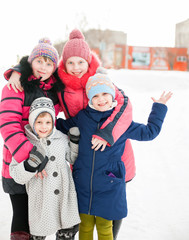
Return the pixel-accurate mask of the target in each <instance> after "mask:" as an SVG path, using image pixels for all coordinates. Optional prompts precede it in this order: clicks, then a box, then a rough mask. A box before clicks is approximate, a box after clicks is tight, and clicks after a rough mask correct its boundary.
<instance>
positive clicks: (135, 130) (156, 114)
mask: <svg viewBox="0 0 189 240" xmlns="http://www.w3.org/2000/svg"><path fill="white" fill-rule="evenodd" d="M166 113H167V106H166V105H164V104H161V103H153V106H152V111H151V113H150V115H149V118H148V123H147V125H145V124H140V123H136V122H132V123H131V125H130V127H129V128H128V130H127V131H126V137H127V138H130V139H133V140H138V141H150V140H153V139H154V138H156V137H157V136H158V134H159V133H160V131H161V128H162V124H163V121H164V118H165V116H166Z"/></svg>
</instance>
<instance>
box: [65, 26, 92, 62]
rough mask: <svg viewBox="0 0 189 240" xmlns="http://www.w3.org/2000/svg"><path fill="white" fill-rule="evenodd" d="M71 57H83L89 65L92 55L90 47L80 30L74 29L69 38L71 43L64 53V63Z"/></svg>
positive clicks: (67, 43) (68, 43) (67, 44)
mask: <svg viewBox="0 0 189 240" xmlns="http://www.w3.org/2000/svg"><path fill="white" fill-rule="evenodd" d="M70 57H81V58H83V59H85V60H86V61H87V62H88V63H89V64H90V62H91V58H92V54H91V50H90V48H89V45H88V44H87V42H86V41H85V37H84V35H83V34H82V32H80V31H79V30H78V29H74V30H73V31H72V32H71V33H70V36H69V41H67V42H66V44H65V45H64V48H63V51H62V59H63V63H64V64H66V61H67V59H68V58H70Z"/></svg>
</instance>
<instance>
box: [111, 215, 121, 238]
mask: <svg viewBox="0 0 189 240" xmlns="http://www.w3.org/2000/svg"><path fill="white" fill-rule="evenodd" d="M121 223H122V219H120V220H114V221H113V237H114V240H116V239H117V235H118V233H119V229H120V227H121Z"/></svg>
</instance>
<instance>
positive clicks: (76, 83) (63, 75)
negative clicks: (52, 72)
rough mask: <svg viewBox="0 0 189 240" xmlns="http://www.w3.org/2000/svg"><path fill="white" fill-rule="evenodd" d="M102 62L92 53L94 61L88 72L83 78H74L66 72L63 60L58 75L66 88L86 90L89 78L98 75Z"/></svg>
mask: <svg viewBox="0 0 189 240" xmlns="http://www.w3.org/2000/svg"><path fill="white" fill-rule="evenodd" d="M100 64H101V62H100V59H99V58H98V56H97V55H96V54H95V53H92V60H91V63H90V65H89V68H88V72H87V73H85V74H84V75H83V77H81V78H77V77H75V76H72V75H70V74H68V73H67V72H66V69H65V66H64V63H63V60H62V59H61V61H60V63H59V66H58V75H59V77H60V79H61V80H62V82H63V83H64V84H65V86H66V87H70V88H72V89H74V90H76V89H80V88H85V85H86V83H87V81H88V79H89V77H91V76H93V75H94V74H95V73H96V70H97V68H98V67H99V66H100Z"/></svg>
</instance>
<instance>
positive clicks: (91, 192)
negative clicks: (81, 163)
mask: <svg viewBox="0 0 189 240" xmlns="http://www.w3.org/2000/svg"><path fill="white" fill-rule="evenodd" d="M97 129H99V123H98V125H97ZM94 163H95V150H93V162H92V171H91V183H90V202H89V211H88V214H89V215H90V212H91V205H92V199H93V175H94Z"/></svg>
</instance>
